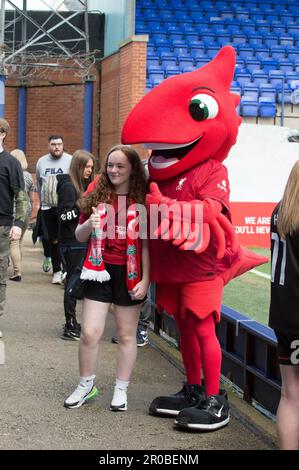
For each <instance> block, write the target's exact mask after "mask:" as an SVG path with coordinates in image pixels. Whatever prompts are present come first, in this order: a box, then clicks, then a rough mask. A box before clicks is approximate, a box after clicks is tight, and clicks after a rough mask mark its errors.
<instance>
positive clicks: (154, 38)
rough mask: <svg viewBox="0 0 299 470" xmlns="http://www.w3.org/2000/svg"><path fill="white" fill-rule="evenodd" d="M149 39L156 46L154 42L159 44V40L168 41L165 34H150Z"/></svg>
mask: <svg viewBox="0 0 299 470" xmlns="http://www.w3.org/2000/svg"><path fill="white" fill-rule="evenodd" d="M150 38H151V41H152V42H154V43H155V44H156V42H159V41H160V40H162V41H165V42H166V41H168V37H167V34H166V33H161V32H159V33H156V32H152V33H151V35H150Z"/></svg>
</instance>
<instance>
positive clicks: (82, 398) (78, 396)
mask: <svg viewBox="0 0 299 470" xmlns="http://www.w3.org/2000/svg"><path fill="white" fill-rule="evenodd" d="M98 394H99V391H98V389H97V387H96V386H95V385H93V384H92V386H91V388H90V386H86V385H85V384H82V383H79V385H78V387H77V388H76V390H75V391H74V392H73V393H72V394H71V395H70V396H69V397H68V398H67V399H66V400H65V402H64V406H65V407H66V408H79V407H80V406H82V405H83V404H84V403H86V402H87V401H89V400H91V399H92V398H94V397H96V396H97V395H98Z"/></svg>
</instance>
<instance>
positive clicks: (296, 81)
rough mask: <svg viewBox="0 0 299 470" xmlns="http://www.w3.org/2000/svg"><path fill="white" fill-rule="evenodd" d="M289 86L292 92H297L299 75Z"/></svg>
mask: <svg viewBox="0 0 299 470" xmlns="http://www.w3.org/2000/svg"><path fill="white" fill-rule="evenodd" d="M289 86H290V88H291V90H297V89H298V88H299V74H298V75H297V78H296V79H294V80H290V82H289Z"/></svg>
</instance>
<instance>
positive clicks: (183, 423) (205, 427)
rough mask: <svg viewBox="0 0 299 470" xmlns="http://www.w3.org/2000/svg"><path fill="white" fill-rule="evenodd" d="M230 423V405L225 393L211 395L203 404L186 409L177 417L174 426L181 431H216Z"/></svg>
mask: <svg viewBox="0 0 299 470" xmlns="http://www.w3.org/2000/svg"><path fill="white" fill-rule="evenodd" d="M228 422H229V404H228V401H227V395H226V392H225V391H223V392H222V391H221V392H220V394H219V395H211V396H210V397H209V398H207V399H206V401H205V402H204V403H203V404H200V405H196V406H193V407H192V408H185V409H184V410H182V411H181V412H180V413H179V414H178V416H177V417H176V419H175V421H174V424H175V425H176V426H177V427H179V428H181V429H191V430H192V429H193V430H195V431H215V430H216V429H219V428H222V427H223V426H226V425H227V424H228Z"/></svg>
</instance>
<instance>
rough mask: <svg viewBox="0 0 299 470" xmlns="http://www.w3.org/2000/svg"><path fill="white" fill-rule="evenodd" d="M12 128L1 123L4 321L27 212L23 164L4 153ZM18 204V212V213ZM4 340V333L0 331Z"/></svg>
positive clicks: (0, 304)
mask: <svg viewBox="0 0 299 470" xmlns="http://www.w3.org/2000/svg"><path fill="white" fill-rule="evenodd" d="M8 132H9V124H8V122H7V121H6V120H5V119H2V118H1V119H0V317H1V315H3V313H4V307H5V299H6V278H7V269H8V260H9V244H10V241H13V240H19V239H20V237H21V234H22V229H23V226H24V221H25V217H26V209H27V197H26V193H25V191H24V178H23V170H22V167H21V164H20V162H19V161H18V160H17V159H16V158H14V157H13V156H12V155H10V153H8V152H7V150H5V149H4V141H5V138H6V136H7V134H8ZM14 204H15V211H14ZM0 337H2V333H1V331H0Z"/></svg>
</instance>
